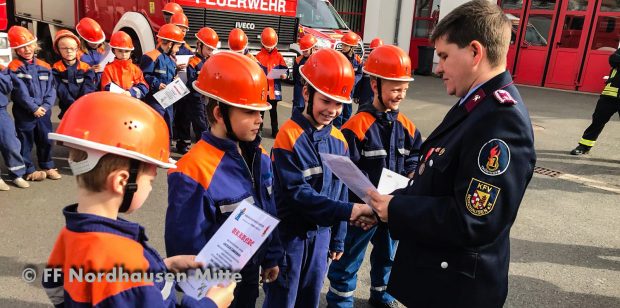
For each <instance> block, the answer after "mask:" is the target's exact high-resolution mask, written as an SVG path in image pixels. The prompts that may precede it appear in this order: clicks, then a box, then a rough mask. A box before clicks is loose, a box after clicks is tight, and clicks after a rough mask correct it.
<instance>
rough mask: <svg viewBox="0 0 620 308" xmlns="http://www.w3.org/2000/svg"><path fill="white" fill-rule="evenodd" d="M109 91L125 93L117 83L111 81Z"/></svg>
mask: <svg viewBox="0 0 620 308" xmlns="http://www.w3.org/2000/svg"><path fill="white" fill-rule="evenodd" d="M110 92H112V93H120V94H123V93H125V89H123V88H121V87H119V86H118V85H117V84H115V83H113V82H110Z"/></svg>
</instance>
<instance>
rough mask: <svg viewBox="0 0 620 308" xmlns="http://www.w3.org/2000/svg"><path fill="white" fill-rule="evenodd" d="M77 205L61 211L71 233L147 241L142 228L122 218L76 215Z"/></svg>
mask: <svg viewBox="0 0 620 308" xmlns="http://www.w3.org/2000/svg"><path fill="white" fill-rule="evenodd" d="M77 207H78V205H77V204H72V205H69V206H67V207H65V208H64V209H63V211H62V212H63V214H64V215H65V221H66V224H67V229H69V230H70V231H73V232H105V233H112V234H116V235H119V236H122V237H126V238H128V239H132V240H134V241H140V240H143V241H147V240H148V238H147V237H146V235H145V234H144V228H143V227H142V226H140V225H139V224H137V223H135V222H130V221H127V220H124V219H122V218H120V217H119V218H117V219H116V220H114V219H110V218H107V217H102V216H97V215H94V214H86V213H78V212H77Z"/></svg>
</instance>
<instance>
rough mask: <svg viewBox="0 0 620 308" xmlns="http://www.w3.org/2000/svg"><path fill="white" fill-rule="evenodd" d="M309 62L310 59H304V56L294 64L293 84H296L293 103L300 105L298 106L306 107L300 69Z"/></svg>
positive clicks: (296, 59) (299, 57)
mask: <svg viewBox="0 0 620 308" xmlns="http://www.w3.org/2000/svg"><path fill="white" fill-rule="evenodd" d="M306 61H308V57H304V56H303V55H301V56H298V57H297V58H295V63H293V82H294V83H295V85H294V88H293V102H294V103H297V102H299V103H298V106H303V105H304V103H305V102H304V97H303V87H304V85H303V77H301V74H300V73H299V68H300V67H301V66H302V65H304V64H306Z"/></svg>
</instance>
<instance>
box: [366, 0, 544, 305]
mask: <svg viewBox="0 0 620 308" xmlns="http://www.w3.org/2000/svg"><path fill="white" fill-rule="evenodd" d="M431 39H432V41H433V42H434V44H435V48H436V50H437V54H438V56H439V65H438V66H437V69H436V73H437V74H438V75H441V76H442V79H443V81H444V84H445V86H446V90H447V92H448V94H451V95H455V96H458V97H460V100H459V102H458V103H457V104H455V105H454V107H452V109H451V110H450V111H449V112H448V114H447V115H446V116H445V118H444V119H443V121H442V122H441V124H439V126H438V127H437V128H436V129H435V131H433V132H432V133H431V134H430V136H428V138H427V139H426V141H425V142H424V143H423V144H422V147H421V149H420V153H421V155H420V163H419V165H418V168H417V169H416V174H415V177H414V183H413V184H411V185H410V186H409V187H407V188H405V189H402V190H400V191H397V192H395V194H394V196H384V195H379V194H377V193H372V194H371V197H372V201H371V202H370V203H371V205H372V206H373V208H375V210H376V212H377V214H378V215H379V217H380V218H381V220H382V221H387V223H388V227H389V230H390V234H391V235H392V237H393V238H394V239H396V240H400V244H399V247H398V250H397V252H396V258H395V261H394V265H393V267H392V275H391V277H390V281H389V284H388V290H387V291H388V292H389V293H390V294H391V295H393V296H394V297H395V298H396V299H398V300H399V301H401V302H402V303H403V304H404V305H405V306H407V307H502V306H503V304H504V302H505V300H506V295H507V293H508V265H509V262H510V257H509V256H510V242H509V235H510V228H511V226H512V224H513V223H514V220H515V218H516V216H517V210H518V209H519V205H520V203H521V199H522V198H523V194H524V193H525V189H526V187H527V185H528V184H529V182H530V179H531V178H532V173H533V169H534V165H535V162H536V154H535V152H534V136H533V132H532V126H531V122H530V118H529V115H528V111H527V109H526V107H525V105H524V104H523V101H522V99H521V96H520V95H519V92H518V91H517V89H516V88H515V87H514V86H513V85H512V79H511V77H510V74H509V73H508V72H507V71H506V70H505V68H506V54H507V51H508V44H509V41H510V21H509V20H508V19H507V18H506V17H505V15H504V13H503V12H502V10H501V9H500V8H499V7H497V6H496V5H494V4H490V3H488V2H487V1H480V0H475V1H472V2H468V3H466V4H463V5H462V6H460V7H458V8H456V9H455V10H454V11H452V12H451V13H450V14H448V15H447V16H446V17H445V18H444V19H443V20H442V21H441V22H440V23H439V24H438V25H437V27H436V29H435V31H434V32H433V37H432V38H431Z"/></svg>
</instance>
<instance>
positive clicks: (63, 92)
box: [52, 30, 96, 119]
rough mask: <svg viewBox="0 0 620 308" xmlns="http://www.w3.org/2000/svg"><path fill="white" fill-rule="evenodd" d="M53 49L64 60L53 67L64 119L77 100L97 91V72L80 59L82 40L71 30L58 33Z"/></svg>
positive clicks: (60, 115)
mask: <svg viewBox="0 0 620 308" xmlns="http://www.w3.org/2000/svg"><path fill="white" fill-rule="evenodd" d="M53 47H54V51H55V52H56V53H57V54H59V55H60V57H61V58H62V59H61V60H59V61H58V62H56V63H54V66H53V67H52V72H53V74H54V79H56V92H57V94H58V106H59V107H60V114H58V118H59V119H62V116H63V115H64V114H65V112H67V109H69V106H71V104H73V102H74V101H75V100H76V99H78V98H79V97H81V96H84V95H86V94H88V93H91V92H94V91H96V88H95V72H93V71H92V70H91V68H90V65H88V64H87V63H85V62H82V61H80V60H79V59H78V52H79V50H80V39H79V38H78V37H77V36H75V34H73V33H71V32H70V31H69V30H60V31H58V32H56V37H55V38H54V44H53Z"/></svg>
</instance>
